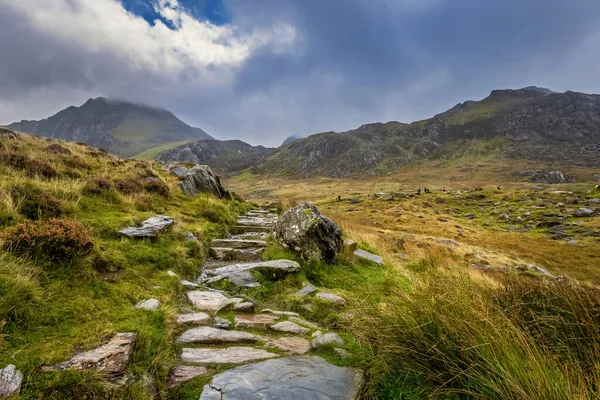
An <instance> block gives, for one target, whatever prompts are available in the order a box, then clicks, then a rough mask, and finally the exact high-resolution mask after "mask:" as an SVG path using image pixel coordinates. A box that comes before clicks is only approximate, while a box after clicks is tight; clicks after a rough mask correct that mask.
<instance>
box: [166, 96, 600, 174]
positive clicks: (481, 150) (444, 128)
mask: <svg viewBox="0 0 600 400" xmlns="http://www.w3.org/2000/svg"><path fill="white" fill-rule="evenodd" d="M185 146H188V145H185ZM175 149H177V148H175ZM599 151H600V95H594V94H586V93H579V92H572V91H567V92H565V93H557V92H554V91H551V90H549V89H545V88H539V87H535V86H529V87H525V88H522V89H499V90H493V91H491V93H490V94H489V96H487V97H486V98H484V99H482V100H479V101H473V100H468V101H465V102H462V103H458V104H456V105H455V106H454V107H452V108H450V109H448V110H446V111H444V112H442V113H439V114H436V115H434V116H433V117H432V118H428V119H424V120H421V121H415V122H412V123H403V122H398V121H389V122H386V123H383V122H375V123H369V124H364V125H362V126H360V127H359V128H357V129H353V130H350V131H346V132H322V133H317V134H314V135H310V136H308V137H306V138H301V139H298V140H294V141H292V142H291V143H288V144H285V145H282V146H280V147H278V148H277V149H275V150H274V151H272V152H270V153H269V154H267V155H266V157H264V158H263V159H261V160H260V161H259V162H258V163H257V164H255V165H252V166H249V168H251V171H252V172H253V173H257V174H272V175H280V176H289V177H303V178H306V177H313V176H323V177H332V178H341V177H358V176H371V175H381V174H384V173H387V172H391V171H393V170H396V169H398V168H400V167H402V166H405V165H408V164H411V163H414V162H417V161H419V160H425V159H448V158H457V157H463V156H468V155H469V154H480V155H486V156H494V157H508V158H523V159H538V160H541V161H550V162H559V163H573V164H577V165H588V166H589V165H596V163H597V156H598V152H599ZM176 153H177V151H174V152H171V153H168V154H167V155H169V156H173V155H174V154H176ZM167 155H163V156H162V159H163V160H165V157H167ZM200 158H202V157H200ZM204 160H205V161H206V162H207V163H208V164H209V165H210V164H211V160H210V159H204ZM221 168H223V167H222V166H221ZM223 172H225V173H234V172H237V170H225V171H223Z"/></svg>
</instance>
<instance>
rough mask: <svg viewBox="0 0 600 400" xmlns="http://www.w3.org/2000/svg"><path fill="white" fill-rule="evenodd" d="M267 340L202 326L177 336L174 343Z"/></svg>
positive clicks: (254, 341)
mask: <svg viewBox="0 0 600 400" xmlns="http://www.w3.org/2000/svg"><path fill="white" fill-rule="evenodd" d="M266 341H268V338H266V337H264V336H259V335H253V334H252V333H248V332H242V331H226V330H223V329H217V328H212V327H209V326H203V327H200V328H194V329H190V330H188V331H185V332H184V333H183V334H181V336H179V337H178V338H177V339H176V340H175V342H176V343H183V344H185V343H206V344H208V343H210V344H219V343H256V342H266Z"/></svg>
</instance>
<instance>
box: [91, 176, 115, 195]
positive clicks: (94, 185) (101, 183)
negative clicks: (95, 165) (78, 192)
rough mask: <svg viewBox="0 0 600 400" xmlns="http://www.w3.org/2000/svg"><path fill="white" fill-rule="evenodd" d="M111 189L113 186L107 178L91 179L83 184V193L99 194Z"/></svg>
mask: <svg viewBox="0 0 600 400" xmlns="http://www.w3.org/2000/svg"><path fill="white" fill-rule="evenodd" d="M112 188H113V184H112V183H111V181H110V179H108V178H103V177H100V178H92V179H90V180H89V181H87V183H86V184H85V189H84V190H85V192H86V193H90V194H100V193H102V192H107V191H109V190H111V189H112Z"/></svg>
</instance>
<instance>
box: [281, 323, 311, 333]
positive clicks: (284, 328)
mask: <svg viewBox="0 0 600 400" xmlns="http://www.w3.org/2000/svg"><path fill="white" fill-rule="evenodd" d="M271 329H273V330H274V331H278V332H285V333H293V334H295V335H306V334H307V333H308V332H310V329H307V328H304V327H302V326H300V325H298V324H295V323H293V322H290V321H283V322H278V323H276V324H275V325H271Z"/></svg>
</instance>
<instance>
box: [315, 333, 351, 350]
mask: <svg viewBox="0 0 600 400" xmlns="http://www.w3.org/2000/svg"><path fill="white" fill-rule="evenodd" d="M345 344H346V341H345V340H344V339H342V338H341V337H340V335H338V334H337V333H326V334H324V335H321V336H317V338H315V339H313V341H312V343H311V344H310V345H311V347H312V348H313V349H318V348H319V347H323V346H333V345H338V346H343V345H345Z"/></svg>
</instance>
